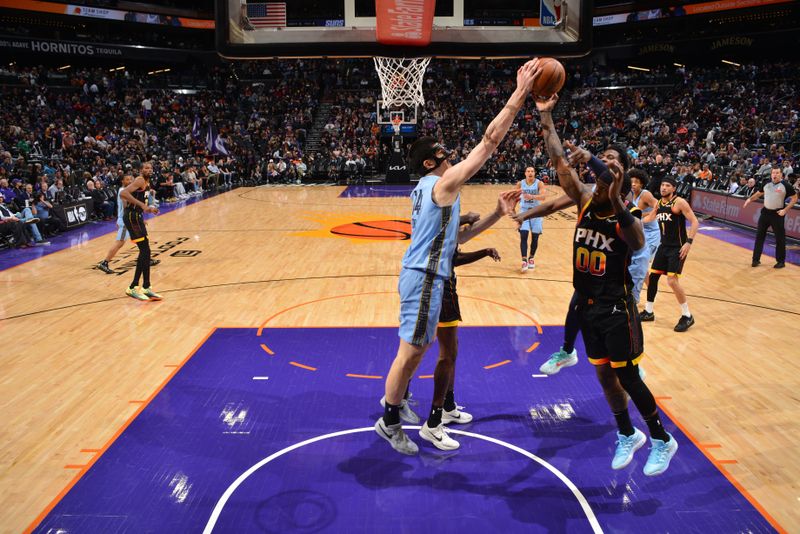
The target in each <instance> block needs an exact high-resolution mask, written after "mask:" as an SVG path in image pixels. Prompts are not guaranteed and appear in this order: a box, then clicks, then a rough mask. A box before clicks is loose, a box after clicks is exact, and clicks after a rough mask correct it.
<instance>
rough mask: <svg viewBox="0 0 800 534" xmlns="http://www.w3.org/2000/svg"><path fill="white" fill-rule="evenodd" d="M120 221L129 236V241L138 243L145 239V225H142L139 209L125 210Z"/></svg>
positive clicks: (142, 217) (142, 219)
mask: <svg viewBox="0 0 800 534" xmlns="http://www.w3.org/2000/svg"><path fill="white" fill-rule="evenodd" d="M122 222H124V223H125V228H126V229H127V230H128V233H129V234H130V236H131V241H133V242H134V243H138V242H139V241H144V240H145V239H147V227H146V226H145V225H144V215H143V214H142V212H141V211H137V210H125V212H124V213H123V214H122Z"/></svg>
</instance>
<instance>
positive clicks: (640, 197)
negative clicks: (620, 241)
mask: <svg viewBox="0 0 800 534" xmlns="http://www.w3.org/2000/svg"><path fill="white" fill-rule="evenodd" d="M628 176H630V177H631V194H632V198H631V203H633V205H634V206H636V207H637V208H639V209H640V210H641V211H642V217H643V218H644V216H645V215H647V214H648V213H650V212H651V211H653V209H658V200H656V197H654V196H653V193H651V192H650V191H648V190H647V189H645V188H646V187H647V182H648V181H649V179H650V177H649V176H648V175H647V173H646V172H644V171H643V170H641V169H631V170H630V171H629V172H628ZM644 241H645V243H644V247H643V248H641V249H639V250H637V251H636V252H634V253H633V257H632V258H631V265H630V267H629V268H628V270H629V271H630V272H631V277H632V278H633V298H634V299H636V303H637V304H638V303H639V294H640V293H641V292H642V284H644V281H645V278H646V277H647V273H648V271H649V270H650V262H652V261H653V257H654V256H655V255H656V250H658V245H660V244H661V230H660V229H659V228H658V221H655V220H654V221H650V222H645V223H644Z"/></svg>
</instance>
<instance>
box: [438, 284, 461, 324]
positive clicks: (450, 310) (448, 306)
mask: <svg viewBox="0 0 800 534" xmlns="http://www.w3.org/2000/svg"><path fill="white" fill-rule="evenodd" d="M460 320H461V308H459V306H458V293H456V279H455V278H448V279H447V280H445V281H444V291H442V311H440V312H439V326H445V327H447V326H458V322H459V321H460Z"/></svg>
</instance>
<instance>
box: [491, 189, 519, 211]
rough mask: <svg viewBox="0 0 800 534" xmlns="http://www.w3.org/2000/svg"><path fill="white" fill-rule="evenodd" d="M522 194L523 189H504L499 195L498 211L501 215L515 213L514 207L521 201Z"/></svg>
mask: <svg viewBox="0 0 800 534" xmlns="http://www.w3.org/2000/svg"><path fill="white" fill-rule="evenodd" d="M521 194H522V190H521V189H511V190H509V191H503V192H502V193H500V195H499V196H498V197H497V213H498V214H499V215H513V214H514V207H515V206H516V205H517V202H519V196H520V195H521Z"/></svg>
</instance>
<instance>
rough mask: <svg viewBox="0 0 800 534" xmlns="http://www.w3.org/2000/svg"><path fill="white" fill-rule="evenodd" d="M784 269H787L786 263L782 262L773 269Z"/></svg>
mask: <svg viewBox="0 0 800 534" xmlns="http://www.w3.org/2000/svg"><path fill="white" fill-rule="evenodd" d="M784 267H786V263H785V262H782V261H779V262H778V263H776V264H775V265H774V266H773V267H772V268H773V269H783V268H784Z"/></svg>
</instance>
